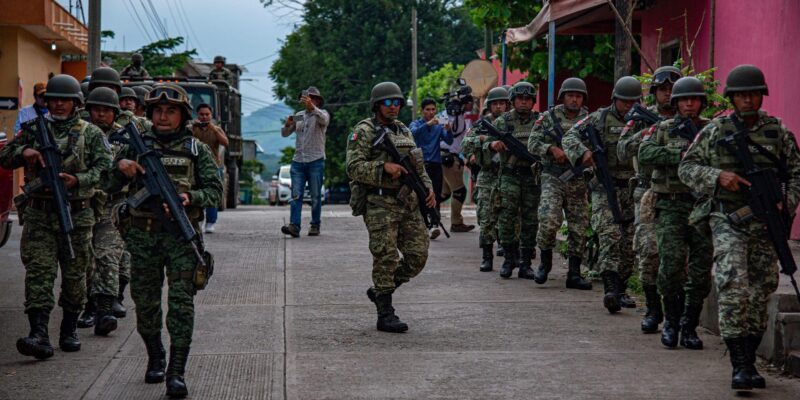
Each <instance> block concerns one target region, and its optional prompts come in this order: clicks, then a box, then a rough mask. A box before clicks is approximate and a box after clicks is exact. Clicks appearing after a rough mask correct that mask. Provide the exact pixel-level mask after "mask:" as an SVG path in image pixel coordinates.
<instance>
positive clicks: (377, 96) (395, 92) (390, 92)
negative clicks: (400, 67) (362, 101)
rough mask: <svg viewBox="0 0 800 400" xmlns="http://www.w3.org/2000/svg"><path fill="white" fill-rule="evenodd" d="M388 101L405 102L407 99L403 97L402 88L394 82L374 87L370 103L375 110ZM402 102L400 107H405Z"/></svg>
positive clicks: (382, 83)
mask: <svg viewBox="0 0 800 400" xmlns="http://www.w3.org/2000/svg"><path fill="white" fill-rule="evenodd" d="M386 99H401V100H404V99H405V97H404V96H403V91H402V90H400V86H398V85H397V84H396V83H394V82H381V83H379V84H377V85H375V86H373V87H372V92H371V93H370V96H369V103H370V105H371V106H372V108H373V110H374V109H375V105H376V104H377V103H378V102H379V101H381V100H386ZM404 105H405V104H403V103H402V102H401V103H400V107H402V106H404Z"/></svg>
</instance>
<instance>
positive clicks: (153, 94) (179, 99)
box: [144, 83, 192, 121]
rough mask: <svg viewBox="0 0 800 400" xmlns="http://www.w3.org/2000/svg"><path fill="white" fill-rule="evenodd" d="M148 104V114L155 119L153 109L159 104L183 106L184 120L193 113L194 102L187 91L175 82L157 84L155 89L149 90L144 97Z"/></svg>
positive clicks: (149, 117)
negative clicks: (190, 99) (191, 101)
mask: <svg viewBox="0 0 800 400" xmlns="http://www.w3.org/2000/svg"><path fill="white" fill-rule="evenodd" d="M144 103H145V104H146V106H147V109H146V111H145V112H146V115H147V118H148V119H153V109H155V106H156V105H158V104H173V105H178V106H180V107H181V111H182V112H183V117H184V121H188V120H189V117H190V116H191V114H192V104H191V103H189V97H188V96H187V95H186V91H185V90H184V89H183V88H182V87H180V86H178V85H176V84H174V83H161V84H158V85H155V86H154V87H153V90H151V91H149V92H147V95H146V96H145V98H144Z"/></svg>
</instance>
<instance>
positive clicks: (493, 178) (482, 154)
mask: <svg viewBox="0 0 800 400" xmlns="http://www.w3.org/2000/svg"><path fill="white" fill-rule="evenodd" d="M510 106H511V105H510V104H509V100H508V90H506V89H505V88H502V87H496V88H494V89H492V90H490V91H489V94H488V95H487V96H486V108H487V109H488V110H489V112H490V113H489V116H488V117H489V119H491V120H492V121H494V120H496V119H497V118H498V117H499V116H500V115H502V114H503V113H505V112H506V111H508V110H509V108H510ZM487 139H489V137H488V136H487V135H485V134H482V133H481V132H479V131H478V130H477V129H476V128H472V130H471V131H470V132H469V134H467V137H466V138H464V141H463V142H462V143H461V151H462V152H463V153H464V157H465V158H466V159H467V160H473V159H474V161H473V162H474V163H476V164H477V165H478V166H479V167H480V171H479V172H478V179H477V180H476V184H475V191H476V192H477V198H478V200H477V206H478V207H477V214H478V225H480V227H481V234H480V236H479V238H478V240H479V245H480V247H481V249H482V250H483V257H482V260H481V267H480V270H481V271H482V272H489V271H491V270H492V269H493V267H494V266H493V261H494V257H493V254H492V252H493V250H492V247H493V246H494V242H496V241H497V203H498V201H499V193H498V190H497V182H498V179H497V174H498V172H499V169H500V168H499V163H498V158H499V157H496V155H494V154H492V152H491V151H488V150H484V149H483V143H485V142H486V140H487Z"/></svg>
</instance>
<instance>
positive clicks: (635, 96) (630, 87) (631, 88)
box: [611, 76, 642, 100]
mask: <svg viewBox="0 0 800 400" xmlns="http://www.w3.org/2000/svg"><path fill="white" fill-rule="evenodd" d="M641 97H642V84H641V83H639V81H638V80H637V79H636V78H634V77H632V76H623V77H622V78H619V80H617V83H615V84H614V91H613V92H612V93H611V99H612V100H613V99H620V100H639V99H640V98H641Z"/></svg>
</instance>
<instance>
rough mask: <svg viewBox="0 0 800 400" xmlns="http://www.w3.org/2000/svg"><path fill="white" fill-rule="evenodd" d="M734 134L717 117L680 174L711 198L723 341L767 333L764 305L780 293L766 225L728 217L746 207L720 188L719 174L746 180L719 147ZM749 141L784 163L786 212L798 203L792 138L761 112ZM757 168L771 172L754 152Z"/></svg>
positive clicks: (799, 163)
mask: <svg viewBox="0 0 800 400" xmlns="http://www.w3.org/2000/svg"><path fill="white" fill-rule="evenodd" d="M736 131H737V129H736V128H735V127H734V125H733V123H732V121H731V117H729V116H724V117H718V118H715V119H714V120H712V121H711V123H709V124H708V125H706V126H705V127H704V128H703V130H702V131H701V132H700V133H699V134H698V137H697V138H696V139H695V141H694V143H693V144H692V145H691V146H690V147H689V150H688V151H687V153H686V155H685V156H684V158H683V160H682V161H681V163H680V167H679V169H678V174H679V176H680V179H681V181H682V182H683V183H685V184H686V185H688V186H689V187H690V188H692V189H693V190H695V191H697V192H701V193H704V194H707V195H709V196H711V197H712V198H711V206H712V207H711V210H712V211H711V213H710V225H711V231H712V233H713V235H712V238H713V242H714V262H715V263H716V272H715V278H714V279H715V282H716V286H717V291H718V292H719V299H718V304H719V327H720V334H721V335H722V337H723V338H724V339H733V338H740V337H747V336H748V335H754V336H758V338H759V340H760V338H761V336H762V335H763V334H764V331H765V330H766V328H767V300H768V299H769V296H770V294H772V293H773V292H774V291H775V290H776V289H777V288H778V264H777V256H776V255H775V250H774V249H773V245H772V243H771V242H770V240H769V237H768V235H767V231H766V225H765V224H764V223H763V222H761V221H759V220H758V219H751V220H749V221H747V222H743V223H741V224H739V225H736V224H734V223H733V222H731V220H729V219H728V217H727V215H728V214H729V213H732V212H734V211H736V210H738V209H739V208H741V207H743V206H746V205H748V204H749V196H748V195H747V192H746V191H740V192H729V191H727V190H725V189H723V188H721V187H720V186H719V185H718V183H717V182H718V178H719V174H720V172H722V171H731V172H735V173H736V174H738V175H739V176H744V171H743V168H742V167H741V166H740V165H739V163H738V161H737V160H736V158H735V157H734V156H733V155H731V154H730V153H729V152H728V151H727V150H726V148H725V147H723V146H721V145H718V144H717V141H718V140H719V139H720V138H722V137H723V136H724V135H729V134H732V133H733V132H736ZM748 132H749V133H748V136H749V137H750V138H751V139H752V140H753V141H754V142H756V143H758V144H760V145H762V146H763V147H765V148H767V149H768V150H770V152H771V153H773V154H774V155H775V156H777V157H779V158H780V159H782V160H784V161H785V162H786V164H787V165H788V168H789V171H788V173H789V181H788V184H787V189H786V197H787V204H788V209H789V210H795V209H796V208H797V204H798V199H799V198H800V153H798V150H797V144H796V142H795V139H794V135H793V134H792V133H791V132H789V130H788V129H786V127H785V126H783V125H782V123H781V121H780V120H779V119H777V118H774V117H772V116H769V115H767V114H766V113H765V112H763V111H759V118H758V121H757V122H756V124H755V125H754V126H753V127H752V128H750V129H748ZM751 152H752V156H753V159H754V161H755V163H756V164H757V165H759V166H761V167H763V168H772V169H775V166H774V164H773V163H772V162H771V161H769V159H767V158H766V157H765V156H763V155H761V154H760V153H758V152H756V151H755V150H753V147H752V146H751Z"/></svg>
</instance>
